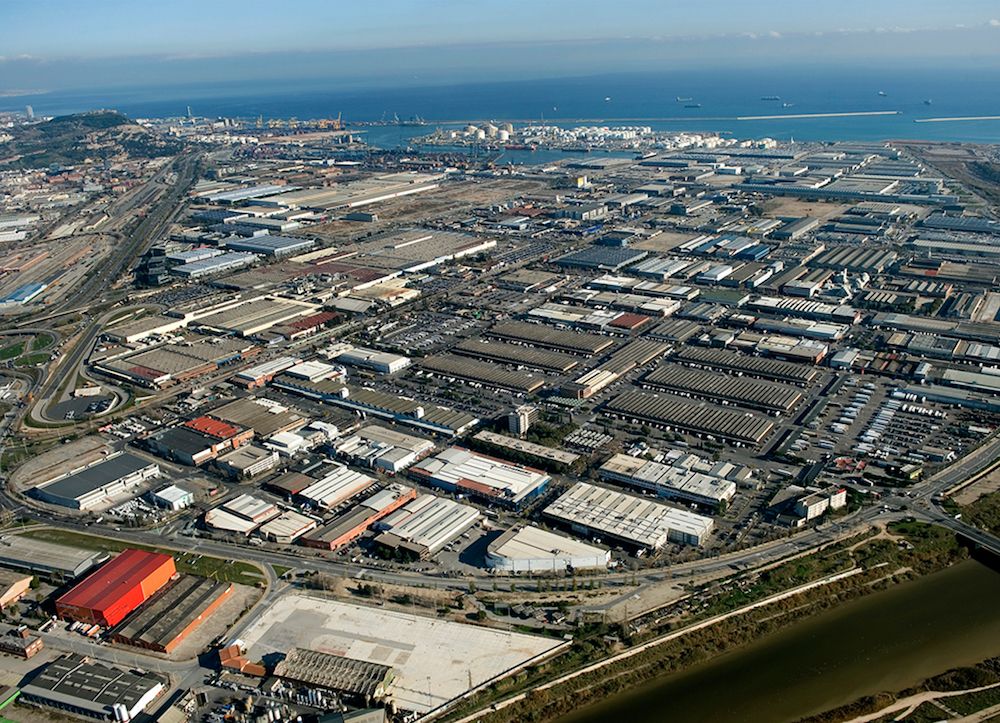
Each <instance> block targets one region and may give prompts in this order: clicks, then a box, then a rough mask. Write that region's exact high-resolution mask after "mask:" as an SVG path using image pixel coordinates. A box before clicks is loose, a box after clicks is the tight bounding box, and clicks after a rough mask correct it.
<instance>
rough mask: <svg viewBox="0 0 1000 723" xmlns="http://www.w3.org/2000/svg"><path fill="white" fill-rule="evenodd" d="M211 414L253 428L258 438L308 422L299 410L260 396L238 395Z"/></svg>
mask: <svg viewBox="0 0 1000 723" xmlns="http://www.w3.org/2000/svg"><path fill="white" fill-rule="evenodd" d="M208 416H210V417H213V418H215V419H220V420H222V421H223V422H227V423H229V424H232V425H234V426H238V427H242V428H243V429H249V430H252V431H253V434H254V436H255V437H257V438H258V439H269V438H270V437H272V436H274V435H275V434H278V433H279V432H290V431H293V430H297V429H300V428H301V427H303V426H304V425H305V424H306V423H307V422H308V419H307V418H306V417H305V416H303V415H302V413H301V412H299V411H298V410H296V409H292V408H289V407H286V406H284V405H282V404H278V403H277V402H274V401H271V400H270V399H266V398H260V397H244V398H242V399H236V400H234V401H232V402H228V403H227V404H223V405H222V406H221V407H216V408H215V409H212V410H211V411H209V412H208Z"/></svg>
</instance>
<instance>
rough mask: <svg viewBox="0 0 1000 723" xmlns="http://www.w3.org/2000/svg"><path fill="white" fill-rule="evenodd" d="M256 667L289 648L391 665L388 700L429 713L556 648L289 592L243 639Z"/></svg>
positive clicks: (513, 635)
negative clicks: (261, 660) (259, 661)
mask: <svg viewBox="0 0 1000 723" xmlns="http://www.w3.org/2000/svg"><path fill="white" fill-rule="evenodd" d="M242 637H243V640H245V641H246V643H247V645H248V647H249V654H250V657H251V658H253V659H259V658H261V657H262V656H265V655H268V654H271V653H276V652H277V653H280V652H284V651H286V650H289V649H290V648H292V647H301V648H309V649H311V650H319V651H322V652H325V653H333V654H336V655H344V656H347V657H350V658H356V659H359V660H367V661H370V662H373V663H382V664H384V665H391V666H392V667H393V668H394V669H395V671H396V682H395V684H394V686H393V689H392V691H391V696H392V698H393V700H395V701H396V704H397V705H398V706H399V707H401V708H406V709H408V710H415V711H419V712H424V711H428V710H430V709H432V708H435V707H437V706H439V705H441V704H442V703H444V702H446V701H448V700H451V699H452V698H454V697H455V696H457V695H460V694H462V693H464V692H465V691H466V690H468V689H469V688H470V687H474V686H476V685H479V684H480V683H482V682H484V681H487V680H489V679H491V678H493V677H495V676H497V675H499V674H500V673H503V672H504V671H506V670H509V669H511V668H514V667H516V666H518V665H520V664H522V663H524V662H525V661H527V660H530V659H531V658H534V657H536V656H538V655H541V654H543V653H545V652H547V651H549V650H552V649H553V648H556V647H558V646H559V645H562V644H563V642H562V641H557V640H552V639H551V638H541V637H535V636H532V635H523V634H521V633H508V632H506V631H500V630H491V629H488V628H483V627H479V626H476V625H464V624H462V623H455V622H449V621H445V620H437V619H434V618H428V617H423V616H419V615H410V614H408V613H402V612H396V611H392V610H385V609H383V608H373V607H365V606H361V605H352V604H349V603H342V602H337V601H334V600H325V599H322V598H316V597H312V596H309V595H305V594H303V593H299V592H292V593H289V594H287V595H285V596H283V597H281V598H280V599H279V600H278V601H277V602H275V603H274V605H272V606H271V608H270V609H268V610H267V611H266V612H265V613H264V614H263V616H262V617H261V618H260V619H259V620H258V621H257V622H256V623H254V625H253V626H251V627H250V629H249V630H247V632H246V634H245V635H243V636H242Z"/></svg>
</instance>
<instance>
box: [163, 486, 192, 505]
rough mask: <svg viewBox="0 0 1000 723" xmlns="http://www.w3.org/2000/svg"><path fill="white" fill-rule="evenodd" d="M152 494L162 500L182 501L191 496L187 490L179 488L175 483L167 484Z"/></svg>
mask: <svg viewBox="0 0 1000 723" xmlns="http://www.w3.org/2000/svg"><path fill="white" fill-rule="evenodd" d="M153 495H154V496H155V497H157V498H159V499H161V500H163V501H164V502H170V503H174V502H183V501H184V500H187V499H190V498H191V497H192V495H191V493H190V492H188V491H187V490H184V489H181V488H180V487H178V486H177V485H167V486H166V487H164V488H163V489H162V490H157V491H156V492H154V493H153Z"/></svg>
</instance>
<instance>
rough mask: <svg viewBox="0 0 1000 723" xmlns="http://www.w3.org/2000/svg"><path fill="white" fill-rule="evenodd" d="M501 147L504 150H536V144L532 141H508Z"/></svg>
mask: <svg viewBox="0 0 1000 723" xmlns="http://www.w3.org/2000/svg"><path fill="white" fill-rule="evenodd" d="M503 149H504V150H505V151H537V150H538V146H536V145H535V144H534V143H508V144H507V145H505V146H504V147H503Z"/></svg>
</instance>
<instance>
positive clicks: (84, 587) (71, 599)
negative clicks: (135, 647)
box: [58, 549, 173, 609]
mask: <svg viewBox="0 0 1000 723" xmlns="http://www.w3.org/2000/svg"><path fill="white" fill-rule="evenodd" d="M168 560H169V561H172V560H173V558H171V557H170V555H166V554H164V553H162V552H149V551H147V550H136V549H128V550H124V551H122V552H121V553H120V554H119V555H118V556H117V557H115V558H114V559H113V560H111V561H110V562H109V563H107V564H106V565H104V566H103V567H102V568H101V569H100V570H98V571H97V572H95V573H93V574H92V575H90V576H88V577H87V578H86V579H85V580H84V581H83V582H81V583H80V584H78V585H76V586H75V587H74V588H73V589H71V590H70V591H69V592H67V593H66V594H65V595H63V596H62V597H60V598H59V601H58V602H59V604H60V605H66V606H73V607H77V608H88V609H99V608H101V607H102V606H104V605H107V604H108V602H109V600H111V599H113V598H114V597H115V596H117V595H120V594H121V593H122V591H127V590H130V589H132V588H134V587H137V586H139V585H141V584H142V583H143V581H145V580H146V579H147V578H148V577H150V575H152V574H154V573H155V572H157V571H158V570H159V569H160V568H161V567H162V566H163V565H164V563H166V562H167V561H168Z"/></svg>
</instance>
